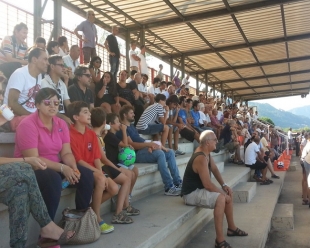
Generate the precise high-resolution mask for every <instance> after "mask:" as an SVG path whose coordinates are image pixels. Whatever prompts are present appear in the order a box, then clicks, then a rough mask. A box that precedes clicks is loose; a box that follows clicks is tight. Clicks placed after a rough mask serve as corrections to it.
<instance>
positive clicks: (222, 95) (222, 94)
mask: <svg viewBox="0 0 310 248" xmlns="http://www.w3.org/2000/svg"><path fill="white" fill-rule="evenodd" d="M223 97H224V92H223V83H221V98H222V99H223Z"/></svg>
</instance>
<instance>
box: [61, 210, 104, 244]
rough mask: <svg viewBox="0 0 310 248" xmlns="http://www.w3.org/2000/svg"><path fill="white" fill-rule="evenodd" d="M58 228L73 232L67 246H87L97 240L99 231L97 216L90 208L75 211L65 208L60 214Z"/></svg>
mask: <svg viewBox="0 0 310 248" xmlns="http://www.w3.org/2000/svg"><path fill="white" fill-rule="evenodd" d="M59 226H60V227H62V228H63V229H65V230H70V231H75V235H74V236H73V237H72V238H71V239H70V241H69V242H68V244H70V245H80V244H89V243H92V242H95V241H96V240H98V239H99V237H100V234H101V231H100V227H99V224H98V222H97V216H96V214H95V212H94V211H93V210H92V209H91V208H87V209H84V210H76V209H69V208H66V209H65V210H64V211H63V212H62V219H61V221H60V223H59Z"/></svg>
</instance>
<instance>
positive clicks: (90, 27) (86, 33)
mask: <svg viewBox="0 0 310 248" xmlns="http://www.w3.org/2000/svg"><path fill="white" fill-rule="evenodd" d="M76 30H77V31H82V32H83V39H87V42H85V41H83V47H91V48H95V47H96V40H95V39H96V36H97V29H96V26H95V24H93V23H91V22H90V21H88V20H86V21H83V22H81V23H80V25H78V26H77V27H76Z"/></svg>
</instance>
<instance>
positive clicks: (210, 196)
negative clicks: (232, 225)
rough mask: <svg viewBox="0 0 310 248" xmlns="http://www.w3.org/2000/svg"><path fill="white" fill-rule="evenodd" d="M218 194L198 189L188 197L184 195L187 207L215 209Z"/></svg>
mask: <svg viewBox="0 0 310 248" xmlns="http://www.w3.org/2000/svg"><path fill="white" fill-rule="evenodd" d="M219 195H220V193H218V192H210V191H208V190H206V189H196V190H195V191H193V192H192V193H190V194H188V195H183V200H184V203H185V205H189V206H197V207H202V208H210V209H214V207H215V203H216V200H217V197H218V196H219Z"/></svg>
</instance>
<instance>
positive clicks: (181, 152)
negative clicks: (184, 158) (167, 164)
mask: <svg viewBox="0 0 310 248" xmlns="http://www.w3.org/2000/svg"><path fill="white" fill-rule="evenodd" d="M174 153H175V155H184V154H185V152H183V151H181V150H179V149H177V150H175V151H174Z"/></svg>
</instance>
